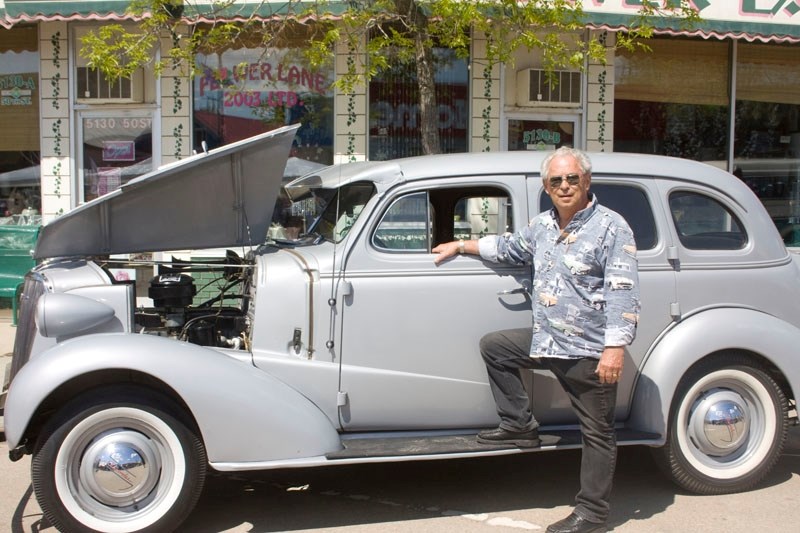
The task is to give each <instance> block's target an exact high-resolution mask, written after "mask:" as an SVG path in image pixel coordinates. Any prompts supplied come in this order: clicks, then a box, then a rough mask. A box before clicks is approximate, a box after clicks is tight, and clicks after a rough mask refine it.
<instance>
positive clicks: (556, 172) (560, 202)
mask: <svg viewBox="0 0 800 533" xmlns="http://www.w3.org/2000/svg"><path fill="white" fill-rule="evenodd" d="M576 175H577V176H578V183H576V184H575V185H570V184H569V181H568V179H569V178H568V176H572V177H573V178H572V179H573V180H574V176H576ZM558 176H561V177H562V179H561V181H560V182H559V184H558V185H555V186H553V185H551V183H550V182H551V178H555V177H558ZM590 183H591V177H590V176H586V175H584V174H583V172H581V167H580V165H578V162H577V161H576V160H575V158H574V157H572V156H561V157H555V158H553V160H552V162H551V163H550V170H549V174H548V175H547V176H545V178H544V187H545V191H547V194H548V195H550V199H551V200H552V201H553V205H554V206H555V208H556V210H557V211H558V213H559V215H561V216H568V217H570V218H571V217H572V215H574V214H575V213H577V212H578V211H580V210H581V209H583V208H585V207H586V206H587V205H588V203H589V184H590Z"/></svg>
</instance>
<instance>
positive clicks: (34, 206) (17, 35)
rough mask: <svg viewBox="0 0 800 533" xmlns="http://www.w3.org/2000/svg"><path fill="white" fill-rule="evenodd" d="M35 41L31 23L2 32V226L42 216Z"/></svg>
mask: <svg viewBox="0 0 800 533" xmlns="http://www.w3.org/2000/svg"><path fill="white" fill-rule="evenodd" d="M38 46H39V39H38V34H37V27H36V26H35V25H31V26H15V27H13V28H10V29H3V30H2V31H0V86H2V88H3V91H2V94H0V124H2V128H0V146H2V148H0V224H3V225H6V224H38V223H40V218H41V215H40V211H41V203H42V194H41V177H40V176H41V170H42V169H41V166H40V152H39V143H40V130H39V90H40V80H39V49H38ZM64 134H65V135H67V136H68V135H69V134H68V133H67V132H64ZM46 136H49V137H54V133H52V132H48V133H47V135H46ZM65 150H66V149H65ZM64 155H66V153H65V154H64ZM65 192H66V191H65Z"/></svg>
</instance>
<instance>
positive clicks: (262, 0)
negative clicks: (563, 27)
mask: <svg viewBox="0 0 800 533" xmlns="http://www.w3.org/2000/svg"><path fill="white" fill-rule="evenodd" d="M431 1H435V0H431ZM464 1H468V0H464ZM581 1H582V5H583V9H584V11H585V14H586V20H587V26H589V27H592V28H597V29H607V30H610V31H624V30H625V29H626V28H628V27H629V25H630V24H632V23H633V21H634V19H635V17H636V13H637V11H638V9H639V6H640V5H641V3H642V0H581ZM675 1H676V0H675ZM690 3H691V4H692V5H693V6H694V7H695V9H697V10H698V11H699V14H700V17H701V19H702V20H701V22H700V23H698V24H697V25H696V26H695V27H693V28H688V29H687V28H683V27H681V25H680V23H679V21H676V20H670V19H661V18H659V19H655V20H654V21H653V22H654V25H655V26H656V28H657V30H658V32H659V33H665V34H673V35H693V36H699V37H704V38H718V39H723V38H735V39H745V40H748V41H763V42H784V43H800V0H771V1H769V2H763V1H756V0H739V1H735V2H734V1H732V0H691V2H690ZM129 4H130V2H129V1H128V0H83V1H72V0H50V1H47V0H39V1H33V2H29V1H23V0H0V26H4V27H6V28H10V27H11V26H13V25H15V24H19V23H23V22H36V21H52V20H67V21H71V20H116V21H120V20H130V19H131V18H132V17H131V16H130V15H128V14H126V10H127V8H128V5H129ZM184 5H185V8H184V13H183V15H184V18H185V19H186V21H187V22H189V23H199V22H210V21H212V20H213V19H216V20H219V18H223V19H227V20H243V19H246V18H248V17H250V16H253V15H256V16H259V17H264V18H270V17H275V16H287V15H293V14H294V15H300V14H303V13H304V11H305V10H306V9H308V8H310V7H313V6H314V5H318V4H317V3H316V2H313V1H310V0H303V1H294V0H239V1H237V2H234V3H233V4H232V5H229V6H227V7H226V8H225V9H224V10H222V11H219V10H218V6H214V2H213V0H192V1H190V2H185V3H184ZM346 5H347V3H346V2H345V1H344V0H332V1H329V2H327V3H326V4H325V7H324V9H325V12H326V13H327V14H333V15H336V14H337V12H338V13H341V10H339V9H337V6H341V8H342V9H343V8H344V7H345V6H346ZM765 6H768V7H765Z"/></svg>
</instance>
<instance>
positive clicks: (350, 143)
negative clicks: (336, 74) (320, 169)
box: [347, 43, 357, 163]
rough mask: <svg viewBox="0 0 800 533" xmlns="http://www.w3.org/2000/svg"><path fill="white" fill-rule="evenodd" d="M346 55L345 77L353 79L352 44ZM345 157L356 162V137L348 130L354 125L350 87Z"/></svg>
mask: <svg viewBox="0 0 800 533" xmlns="http://www.w3.org/2000/svg"><path fill="white" fill-rule="evenodd" d="M348 52H349V53H348V54H347V76H348V78H349V79H351V80H352V79H354V78H355V75H356V60H355V58H354V57H353V55H354V54H355V49H354V46H353V44H352V43H351V44H350V45H349V49H348ZM347 92H348V95H347V128H348V129H347V157H348V160H349V161H350V162H351V163H352V162H354V161H355V160H356V156H355V152H356V136H355V134H354V133H353V130H352V129H350V126H352V125H353V124H355V123H356V118H357V117H356V96H355V94H354V93H355V91H354V90H353V87H352V86H351V87H350V90H349V91H347Z"/></svg>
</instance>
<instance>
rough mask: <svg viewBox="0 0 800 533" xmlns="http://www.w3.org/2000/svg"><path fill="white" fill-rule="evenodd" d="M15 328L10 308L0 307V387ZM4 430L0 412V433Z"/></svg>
mask: <svg viewBox="0 0 800 533" xmlns="http://www.w3.org/2000/svg"><path fill="white" fill-rule="evenodd" d="M16 332H17V328H15V327H13V326H12V325H11V309H0V387H2V384H3V383H4V381H5V375H6V367H7V366H8V367H10V366H11V351H12V350H13V349H14V335H16ZM4 431H5V424H4V422H3V416H2V413H0V433H3V432H4Z"/></svg>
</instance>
